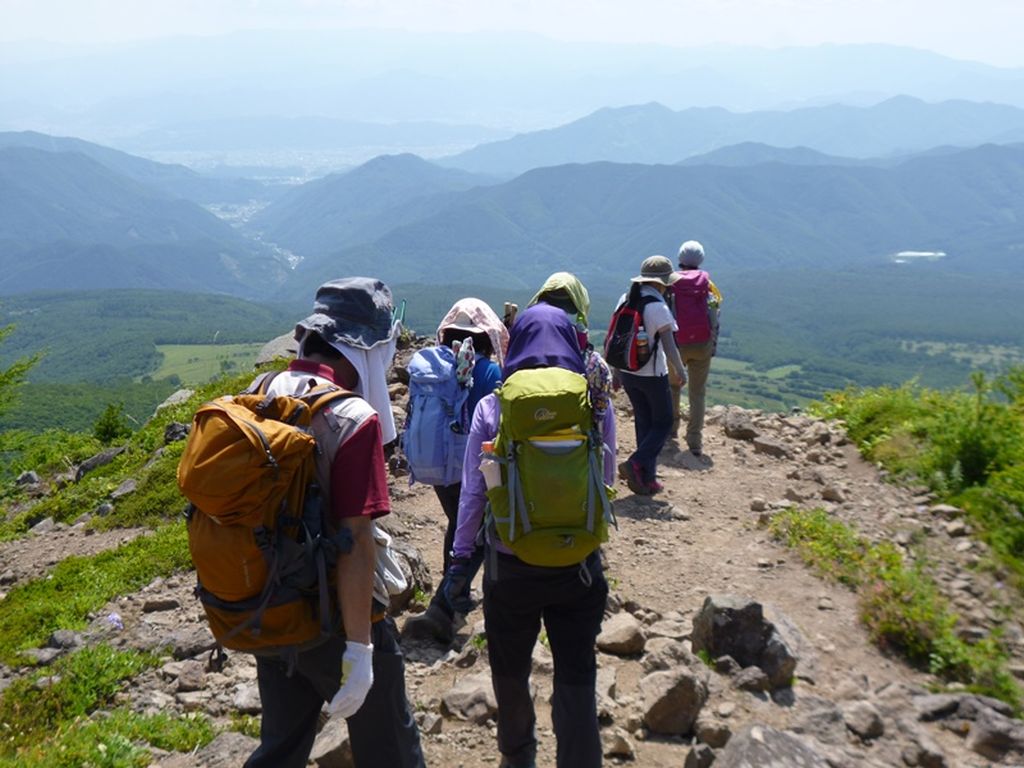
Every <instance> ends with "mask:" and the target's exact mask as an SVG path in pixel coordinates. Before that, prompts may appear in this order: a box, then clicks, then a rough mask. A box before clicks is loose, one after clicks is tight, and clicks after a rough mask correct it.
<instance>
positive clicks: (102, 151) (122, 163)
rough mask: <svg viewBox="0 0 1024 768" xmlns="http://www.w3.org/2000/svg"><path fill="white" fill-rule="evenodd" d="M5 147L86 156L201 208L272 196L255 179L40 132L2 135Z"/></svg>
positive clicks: (1, 145)
mask: <svg viewBox="0 0 1024 768" xmlns="http://www.w3.org/2000/svg"><path fill="white" fill-rule="evenodd" d="M4 147H23V148H28V149H38V150H42V151H45V152H72V153H77V154H80V155H84V156H85V157H88V158H90V159H91V160H94V161H96V162H97V163H99V164H100V165H102V166H104V167H105V168H107V169H108V170H110V171H113V172H115V173H117V174H120V175H122V176H125V177H127V178H129V179H131V180H132V181H135V182H138V183H140V184H145V185H147V186H150V187H153V188H155V189H157V190H159V191H161V192H163V193H164V194H166V195H169V196H170V197H183V198H185V199H186V200H191V201H192V202H194V203H199V204H200V205H206V204H209V203H239V202H244V201H246V200H250V199H252V198H254V197H262V196H265V195H267V194H268V190H267V187H266V185H264V184H261V183H260V182H257V181H253V180H252V179H246V178H224V177H214V176H206V175H203V174H199V173H196V172H195V171H193V170H191V169H190V168H186V167H185V166H184V165H172V164H168V163H156V162H153V161H152V160H147V159H145V158H142V157H138V156H137V155H132V154H129V153H127V152H121V151H120V150H117V149H112V148H110V147H105V146H102V145H99V144H94V143H93V142H91V141H82V140H81V139H76V138H70V137H64V136H49V135H47V134H45V133H38V132H36V131H16V132H15V131H9V132H0V148H4Z"/></svg>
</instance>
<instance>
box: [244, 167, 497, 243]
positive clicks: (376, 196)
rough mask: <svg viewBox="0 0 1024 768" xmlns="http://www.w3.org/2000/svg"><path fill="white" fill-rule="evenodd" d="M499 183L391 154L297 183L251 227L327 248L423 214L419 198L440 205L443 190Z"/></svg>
mask: <svg viewBox="0 0 1024 768" xmlns="http://www.w3.org/2000/svg"><path fill="white" fill-rule="evenodd" d="M493 183H495V180H494V179H492V178H491V177H487V176H481V175H479V174H473V173H467V172H466V171H461V170H457V169H453V168H442V167H440V166H437V165H434V164H433V163H429V162H427V161H426V160H423V159H422V158H419V157H416V156H415V155H409V154H404V155H385V156H381V157H377V158H374V159H373V160H371V161H370V162H368V163H365V164H363V165H361V166H359V167H358V168H355V169H353V170H351V171H348V172H347V173H340V174H331V175H330V176H326V177H324V178H322V179H317V180H316V181H311V182H308V183H306V184H303V185H302V186H300V187H296V188H294V189H292V190H291V191H289V192H288V193H287V194H286V195H284V196H283V197H282V198H281V199H280V200H278V201H276V202H275V203H273V204H272V205H270V206H268V207H267V208H265V209H263V210H262V211H260V212H259V213H258V214H256V215H255V216H254V217H253V218H252V220H251V221H250V227H252V228H254V229H256V230H257V231H259V232H260V233H261V235H262V237H263V239H264V240H267V241H270V242H273V243H276V244H277V245H280V246H282V247H284V248H287V249H288V250H290V251H293V252H294V253H297V254H299V255H302V256H309V255H316V254H324V253H329V252H333V251H336V250H338V249H339V248H341V247H344V246H346V245H351V244H353V243H357V242H365V241H367V240H372V239H375V238H377V237H379V236H381V235H383V234H384V233H385V232H387V231H389V230H391V229H394V228H395V227H397V226H399V225H400V224H402V223H403V222H405V221H407V220H411V219H412V218H416V217H420V216H422V215H423V214H424V211H423V210H422V208H421V207H419V206H417V205H416V203H418V202H422V203H423V204H424V205H427V204H429V205H431V206H433V207H434V208H435V209H436V208H437V207H439V206H440V205H442V202H441V201H439V199H438V196H439V195H442V194H443V193H450V192H458V191H462V190H465V189H470V188H472V187H477V186H483V185H486V184H493ZM428 199H429V200H430V202H429V203H427V201H428Z"/></svg>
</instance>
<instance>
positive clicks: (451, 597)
mask: <svg viewBox="0 0 1024 768" xmlns="http://www.w3.org/2000/svg"><path fill="white" fill-rule="evenodd" d="M468 592H469V558H467V557H453V558H452V561H451V564H450V565H449V566H448V573H446V574H445V575H444V597H445V600H447V601H448V605H450V606H451V607H452V610H454V611H456V612H457V613H469V612H470V611H472V610H473V601H472V600H471V599H470V598H469V595H468V594H467V593H468Z"/></svg>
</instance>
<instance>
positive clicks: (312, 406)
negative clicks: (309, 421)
mask: <svg viewBox="0 0 1024 768" xmlns="http://www.w3.org/2000/svg"><path fill="white" fill-rule="evenodd" d="M299 397H300V399H301V400H302V401H303V402H304V403H306V405H308V406H309V410H310V414H311V415H313V416H315V415H316V414H317V413H318V412H319V411H321V410H323V409H324V408H326V407H327V406H329V405H332V404H334V403H336V402H339V401H341V400H345V399H347V398H350V397H358V395H357V394H356V393H355V392H353V391H352V390H350V389H345V388H344V387H339V386H338V385H337V384H320V385H318V386H316V387H313V388H311V389H309V390H307V391H306V392H305V393H303V394H302V395H300V396H299Z"/></svg>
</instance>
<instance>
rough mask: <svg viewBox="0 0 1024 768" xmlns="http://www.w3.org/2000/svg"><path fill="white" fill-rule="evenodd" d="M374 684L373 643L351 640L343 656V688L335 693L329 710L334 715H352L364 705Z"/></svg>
mask: <svg viewBox="0 0 1024 768" xmlns="http://www.w3.org/2000/svg"><path fill="white" fill-rule="evenodd" d="M372 685H373V644H372V643H371V644H369V645H363V644H362V643H354V642H352V641H351V640H349V641H348V642H347V643H345V655H344V656H342V657H341V688H339V689H338V692H337V693H336V694H334V698H333V699H331V703H330V704H328V705H327V711H328V712H330V713H331V714H332V715H341V716H342V717H352V715H354V714H355V713H356V712H358V711H359V708H360V707H361V706H363V701H364V700H365V699H366V694H367V693H369V692H370V686H372Z"/></svg>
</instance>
